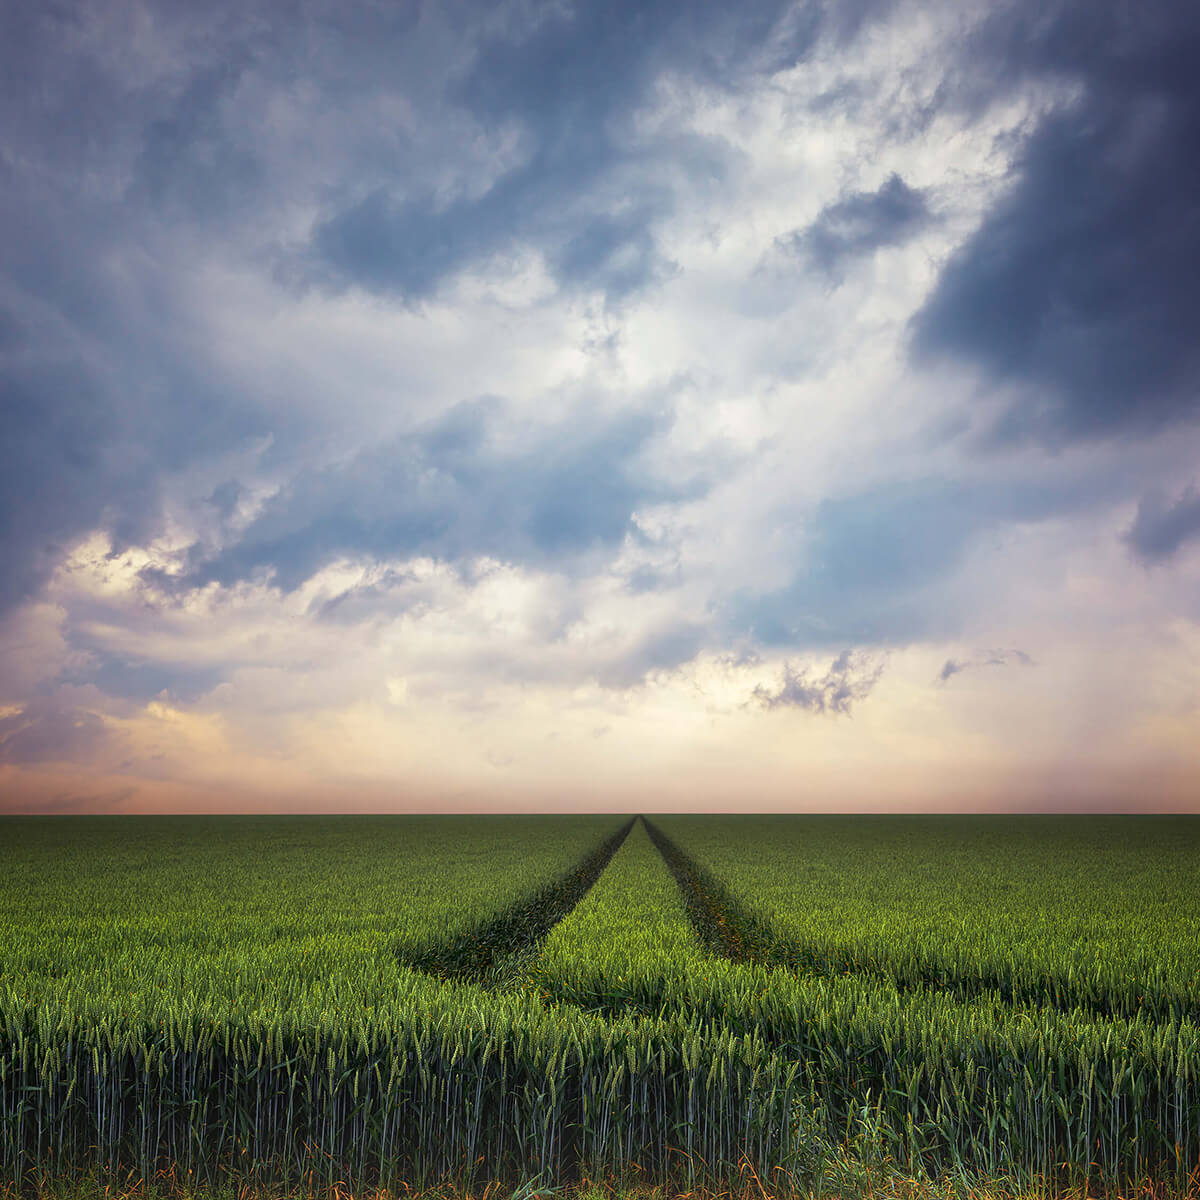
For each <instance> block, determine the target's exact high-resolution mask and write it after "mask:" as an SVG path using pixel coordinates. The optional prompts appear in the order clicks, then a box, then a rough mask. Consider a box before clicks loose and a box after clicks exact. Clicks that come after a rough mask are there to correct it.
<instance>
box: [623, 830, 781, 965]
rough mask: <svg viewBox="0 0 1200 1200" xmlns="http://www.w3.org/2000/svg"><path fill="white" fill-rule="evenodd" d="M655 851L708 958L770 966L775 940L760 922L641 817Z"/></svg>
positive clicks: (687, 855) (714, 878) (723, 887)
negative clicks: (670, 875) (661, 859)
mask: <svg viewBox="0 0 1200 1200" xmlns="http://www.w3.org/2000/svg"><path fill="white" fill-rule="evenodd" d="M642 824H643V825H644V826H645V827H646V832H647V833H648V834H649V835H650V840H651V841H652V842H653V843H654V846H655V849H657V850H658V852H659V854H661V855H662V857H663V862H665V863H666V864H667V869H668V870H669V871H670V872H671V874H672V875H673V876H674V878H675V882H676V883H677V884H678V885H679V892H680V895H681V896H682V897H683V904H684V907H685V908H686V909H687V914H688V918H689V920H690V921H691V922H692V927H693V928H694V929H695V931H696V936H697V937H698V938H699V939H700V944H701V945H702V946H704V948H705V949H706V950H708V951H709V953H710V954H716V955H718V956H719V957H721V958H727V959H729V960H730V961H731V962H739V963H748V962H758V963H773V962H774V961H775V957H776V954H777V951H776V939H775V938H774V936H773V935H772V933H771V930H770V928H769V927H768V926H767V925H766V924H764V922H762V921H760V920H757V919H756V918H755V917H753V916H751V915H750V914H749V913H748V912H746V911H745V910H744V909H743V908H742V907H741V906H740V905H739V904H738V903H737V901H735V900H734V898H733V897H732V896H731V895H730V894H729V889H728V888H726V887H725V886H724V884H722V883H721V882H720V880H718V879H717V878H716V877H715V876H714V875H712V874H711V873H710V872H708V871H706V870H705V869H704V868H703V867H702V866H700V864H699V863H697V862H696V860H695V859H694V858H692V857H691V855H689V854H688V853H687V852H686V851H685V850H683V849H681V848H680V847H679V846H678V845H677V844H676V843H675V842H673V841H672V840H671V839H670V838H669V837H667V835H666V834H665V833H663V831H662V830H661V829H659V828H658V826H657V825H655V824H653V823H652V822H651V821H648V820H647V819H646V818H645V817H642Z"/></svg>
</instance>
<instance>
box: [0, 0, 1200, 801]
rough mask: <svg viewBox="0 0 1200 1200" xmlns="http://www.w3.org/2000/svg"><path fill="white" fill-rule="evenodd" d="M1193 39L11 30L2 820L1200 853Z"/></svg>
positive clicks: (629, 16) (1111, 26) (379, 28)
mask: <svg viewBox="0 0 1200 1200" xmlns="http://www.w3.org/2000/svg"><path fill="white" fill-rule="evenodd" d="M1198 61H1200V6H1196V5H1192V4H1181V3H1178V0H1139V3H1137V4H1133V3H1119V2H1116V0H1078V2H1073V3H1060V2H1055V0H1016V2H1009V0H988V2H986V3H976V2H973V0H953V2H951V0H946V2H944V3H943V2H940V0H921V2H919V3H915V2H905V0H842V2H840V3H834V2H833V0H800V2H798V3H788V2H782V0H749V2H747V3H741V4H735V5H730V4H726V3H716V2H715V0H696V2H694V3H689V4H678V3H651V2H644V3H629V2H627V0H574V2H572V0H551V2H541V0H498V2H488V3H474V2H468V0H443V2H440V3H431V2H426V3H413V2H408V0H394V2H388V0H286V2H285V0H212V2H211V3H205V4H195V3H191V2H190V0H186V2H185V0H147V2H142V0H86V2H84V0H51V2H48V3H44V4H7V5H2V6H0V231H2V233H0V445H2V448H3V463H4V467H3V470H2V471H0V564H2V566H0V812H43V813H77V812H137V811H163V812H192V811H222V812H226V811H228V812H237V811H253V810H263V811H317V810H328V811H346V812H355V811H391V810H396V811H412V810H416V811H480V810H499V811H506V810H546V811H577V810H585V809H605V808H609V809H616V810H620V811H665V810H669V809H717V810H723V811H773V810H785V811H790V810H796V811H805V810H812V809H817V810H846V811H860V810H863V811H888V810H907V809H918V810H924V811H941V810H993V809H998V810H1005V811H1008V810H1018V811H1025V810H1030V811H1038V810H1062V811H1075V810H1079V811H1100V810H1130V811H1149V810H1157V811H1171V810H1175V811H1193V812H1195V811H1200V736H1198V731H1200V669H1198V668H1200V422H1198V420H1197V418H1198V417H1200V338H1197V337H1196V336H1195V329H1196V327H1197V324H1198V321H1200V204H1198V202H1197V196H1200V156H1198V155H1197V154H1196V153H1195V149H1196V147H1197V145H1200V73H1198V72H1197V71H1196V69H1195V64H1196V63H1197V62H1198Z"/></svg>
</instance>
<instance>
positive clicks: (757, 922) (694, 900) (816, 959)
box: [642, 817, 1200, 1021]
mask: <svg viewBox="0 0 1200 1200" xmlns="http://www.w3.org/2000/svg"><path fill="white" fill-rule="evenodd" d="M642 822H643V824H644V825H645V827H646V832H647V833H648V834H649V835H650V840H651V841H652V842H653V843H654V845H655V846H656V847H657V849H658V851H659V853H660V854H661V855H662V857H663V861H664V862H665V863H666V864H667V867H668V869H669V870H670V872H671V874H672V875H673V876H674V877H675V882H676V883H677V884H678V885H679V891H680V894H681V896H682V898H683V902H684V906H685V908H686V909H687V913H688V917H689V919H690V920H691V922H692V927H693V928H694V930H695V931H696V936H697V938H698V939H699V941H700V944H701V945H702V946H704V947H705V948H706V949H707V950H708V951H709V953H711V954H714V955H718V956H719V957H721V958H726V959H728V960H729V961H731V962H735V963H758V964H761V965H762V966H767V967H773V968H776V969H778V970H784V971H789V972H791V973H792V974H795V975H808V976H813V977H818V978H837V977H842V976H848V975H853V976H857V977H859V978H862V979H874V980H877V981H879V982H881V983H886V984H890V985H892V986H893V987H895V988H896V989H897V990H898V991H901V992H915V991H938V992H945V993H947V994H948V995H951V996H953V997H954V998H955V999H956V1000H959V1001H962V1002H970V1001H972V1000H977V999H982V998H985V997H989V996H990V997H994V998H996V999H998V1000H999V1001H1001V1003H1003V1004H1004V1005H1006V1006H1009V1007H1011V1008H1012V1009H1013V1010H1014V1011H1017V1010H1021V1009H1033V1010H1037V1009H1051V1010H1054V1011H1057V1012H1062V1013H1079V1014H1083V1015H1085V1016H1091V1017H1096V1018H1099V1019H1101V1020H1105V1021H1109V1020H1128V1019H1133V1018H1134V1017H1135V1016H1136V1015H1137V1012H1138V1009H1139V1008H1140V1007H1141V1006H1140V1005H1124V1004H1120V1003H1114V1002H1106V1001H1105V1000H1104V999H1103V998H1099V997H1095V996H1083V995H1080V994H1079V993H1078V992H1076V991H1073V989H1072V988H1071V987H1070V985H1069V984H1066V983H1064V982H1060V981H1046V980H1043V981H1037V982H1029V983H1025V982H1022V981H1014V980H1012V979H1007V978H1003V977H1001V976H998V975H996V976H992V975H982V974H981V975H973V976H962V975H955V974H954V973H952V972H951V971H949V970H948V969H947V968H945V967H943V966H941V965H940V964H938V963H934V962H930V963H929V964H928V965H927V966H926V967H925V968H924V969H922V970H920V971H919V973H917V974H914V975H912V976H910V977H908V978H898V977H897V976H896V975H894V974H893V973H892V972H890V971H888V970H887V969H886V968H885V967H884V966H882V965H881V964H875V963H871V962H864V961H863V960H862V959H861V958H860V957H859V956H858V955H857V954H855V953H854V952H853V951H851V950H849V949H847V950H844V951H842V952H840V953H839V952H838V951H837V950H836V949H834V950H832V951H830V950H820V951H817V950H814V949H812V948H809V947H806V946H801V945H796V944H794V943H791V942H788V941H787V940H785V939H782V938H780V937H778V936H777V935H776V934H775V933H774V931H773V930H772V929H771V928H770V926H769V925H768V924H767V923H766V922H765V921H763V920H761V919H760V918H757V917H755V916H754V915H753V914H752V913H749V912H747V911H746V910H745V909H744V908H743V907H742V906H741V905H740V904H739V903H738V902H737V900H736V899H735V898H734V897H733V896H732V895H731V894H730V891H729V889H728V888H727V887H726V886H725V885H724V884H723V883H722V882H721V881H720V879H718V878H717V877H716V876H715V875H713V874H712V872H710V871H708V870H707V869H706V868H704V867H703V866H701V865H700V864H699V863H698V862H697V861H696V860H695V859H694V858H692V857H691V855H689V854H688V853H687V851H685V850H684V849H682V847H680V846H679V845H678V844H677V843H676V842H674V841H673V840H672V839H671V838H670V837H668V836H667V834H665V833H664V832H663V831H662V830H661V829H659V828H658V827H657V826H656V825H654V824H653V822H651V821H649V820H647V819H646V818H645V817H642ZM1139 1000H1141V997H1139ZM1164 1003H1165V1002H1164ZM1146 1007H1147V1008H1148V1009H1149V1012H1150V1015H1151V1016H1152V1018H1153V1019H1156V1020H1161V1019H1164V1018H1165V1019H1177V1018H1179V1017H1185V1018H1188V1019H1193V1020H1194V1019H1196V1017H1197V1016H1200V1008H1197V1007H1196V1006H1195V1005H1188V1004H1183V1003H1179V1004H1171V1003H1168V1004H1166V1007H1167V1009H1168V1011H1167V1012H1165V1013H1163V1012H1158V1011H1155V1009H1154V1008H1153V1007H1152V1006H1151V1005H1147V1006H1146ZM1160 1007H1161V1005H1160Z"/></svg>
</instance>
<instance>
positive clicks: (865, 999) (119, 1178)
mask: <svg viewBox="0 0 1200 1200" xmlns="http://www.w3.org/2000/svg"><path fill="white" fill-rule="evenodd" d="M1198 897H1200V819H1196V818H1191V817H1103V818H1098V817H1051V816H1043V817H1029V816H1022V817H978V816H974V817H903V818H901V817H830V816H803V817H801V816H779V817H759V816H744V817H741V816H738V817H735V816H677V815H672V816H651V817H649V818H645V819H643V818H636V819H630V818H628V817H616V816H575V817H565V816H563V817H559V816H555V817H547V816H538V817H526V816H519V817H518V816H504V817H349V818H345V817H342V818H332V817H270V818H266V817H245V818H201V817H163V818H154V817H147V818H94V819H92V818H88V819H84V818H69V819H64V818H59V819H53V818H9V819H5V820H3V821H0V1180H2V1182H0V1192H3V1191H7V1192H9V1193H11V1194H17V1193H32V1194H36V1193H38V1192H44V1191H53V1190H54V1189H55V1188H56V1187H65V1186H68V1185H70V1184H71V1181H79V1180H91V1181H98V1182H97V1183H96V1186H97V1187H98V1188H100V1189H101V1190H103V1187H105V1186H112V1187H120V1188H125V1189H136V1188H139V1187H144V1188H157V1189H161V1190H166V1191H171V1190H180V1191H189V1190H195V1189H203V1188H210V1189H213V1190H214V1191H219V1190H221V1189H233V1194H237V1193H238V1192H239V1191H240V1193H241V1194H242V1195H247V1194H251V1195H255V1194H261V1195H267V1194H283V1193H288V1194H291V1193H295V1192H298V1191H304V1192H310V1193H317V1192H322V1191H324V1192H338V1193H340V1194H347V1193H348V1194H353V1195H358V1194H368V1193H371V1194H374V1193H376V1192H379V1191H387V1192H390V1193H396V1194H411V1193H414V1192H418V1193H419V1192H429V1191H438V1190H441V1191H442V1192H445V1191H446V1190H447V1189H449V1190H450V1191H452V1192H453V1193H454V1194H457V1195H464V1196H465V1195H480V1194H484V1193H487V1192H489V1189H490V1190H491V1194H493V1195H494V1194H496V1192H495V1189H496V1188H497V1187H501V1186H502V1187H505V1188H508V1189H509V1192H508V1193H506V1194H511V1193H512V1191H513V1190H514V1189H515V1190H516V1191H517V1192H519V1193H520V1194H522V1195H525V1196H532V1195H534V1194H537V1193H539V1192H541V1193H543V1194H544V1193H554V1192H556V1191H559V1190H564V1189H565V1190H570V1189H575V1188H579V1187H580V1186H584V1185H588V1184H589V1183H590V1184H592V1185H596V1184H602V1185H603V1186H605V1187H607V1188H609V1189H618V1190H620V1189H622V1188H626V1187H628V1188H637V1187H641V1188H659V1189H664V1190H665V1192H666V1194H670V1195H681V1194H686V1193H691V1194H700V1193H708V1194H713V1195H716V1194H721V1193H722V1192H732V1193H736V1194H754V1195H759V1194H760V1193H761V1195H762V1196H774V1195H793V1194H798V1195H814V1194H816V1195H848V1194H866V1193H868V1192H871V1193H873V1192H874V1191H876V1190H877V1189H878V1188H879V1187H880V1181H881V1180H886V1179H888V1178H894V1179H896V1180H904V1181H908V1183H909V1185H914V1184H917V1183H924V1184H927V1185H928V1186H929V1187H930V1188H940V1189H943V1190H948V1191H950V1192H954V1191H958V1192H961V1193H967V1192H970V1191H971V1190H973V1189H974V1190H976V1191H980V1190H984V1191H989V1190H990V1191H991V1192H993V1193H999V1194H1013V1195H1016V1194H1021V1195H1025V1194H1041V1195H1068V1194H1069V1195H1076V1196H1082V1195H1092V1196H1099V1195H1106V1194H1107V1195H1130V1194H1134V1193H1135V1192H1137V1191H1139V1190H1143V1189H1146V1188H1152V1189H1153V1190H1154V1191H1155V1192H1156V1194H1159V1195H1188V1194H1194V1193H1195V1192H1196V1191H1197V1188H1198V1185H1200V940H1198V935H1197V928H1198V926H1200V900H1198ZM99 1181H108V1182H107V1183H102V1182H99ZM272 1189H274V1191H273V1190H272Z"/></svg>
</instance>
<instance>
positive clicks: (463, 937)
mask: <svg viewBox="0 0 1200 1200" xmlns="http://www.w3.org/2000/svg"><path fill="white" fill-rule="evenodd" d="M635 819H636V818H631V819H630V820H629V821H627V822H626V823H625V824H624V825H623V826H621V828H620V829H618V830H617V832H616V833H614V834H613V835H612V836H611V837H608V838H605V840H604V841H603V842H601V843H600V845H599V846H597V847H595V849H593V850H591V851H589V852H588V854H587V855H585V856H584V858H583V859H582V860H581V861H580V862H579V863H578V864H576V866H575V867H574V868H573V869H572V870H570V871H568V872H567V873H566V874H565V875H562V876H560V877H559V878H558V879H555V880H553V881H551V882H550V883H548V884H546V886H545V887H543V888H541V889H539V890H538V891H537V892H535V893H534V894H533V895H531V896H527V897H525V898H524V899H523V900H521V901H519V902H518V903H516V904H514V905H513V906H512V907H510V908H508V909H506V910H505V911H504V912H502V913H500V914H499V915H498V916H496V917H494V918H492V919H491V920H489V921H487V922H485V923H484V924H482V925H480V926H477V927H476V928H475V929H469V930H467V931H466V932H464V933H460V934H457V935H455V936H454V937H452V938H448V939H445V940H437V939H430V940H429V941H426V942H404V943H401V944H400V945H399V946H398V947H397V951H396V953H397V956H398V957H399V959H400V961H401V963H403V964H404V965H405V966H409V967H415V968H417V969H418V970H421V971H425V972H427V973H428V974H430V975H436V976H438V977H439V978H442V979H448V978H463V979H477V980H482V979H487V978H488V977H489V976H491V975H493V974H494V973H495V972H496V971H497V969H498V968H499V967H500V966H501V965H502V964H503V962H504V960H505V959H507V958H509V957H511V956H513V955H516V954H519V953H520V952H522V951H526V950H528V949H530V948H531V947H533V946H535V945H536V944H537V943H538V942H540V941H541V940H542V939H543V938H544V937H545V936H546V935H547V934H548V933H549V932H550V930H551V929H553V928H554V926H555V925H557V924H558V922H559V921H561V920H562V919H563V918H564V917H565V916H566V915H567V914H568V913H569V912H570V911H571V910H572V909H573V908H574V907H575V906H576V905H577V904H578V903H579V901H580V900H581V899H582V898H583V897H584V896H585V895H586V894H587V892H588V889H589V888H591V886H592V885H593V884H594V883H595V882H596V880H597V879H598V878H599V877H600V874H601V873H602V872H603V870H604V868H605V867H606V866H608V863H609V861H610V860H611V859H612V856H613V855H614V854H615V853H616V852H617V850H618V849H619V848H620V846H621V843H622V842H623V841H624V840H625V838H626V837H627V836H628V835H629V831H630V829H632V828H633V822H634V820H635Z"/></svg>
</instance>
